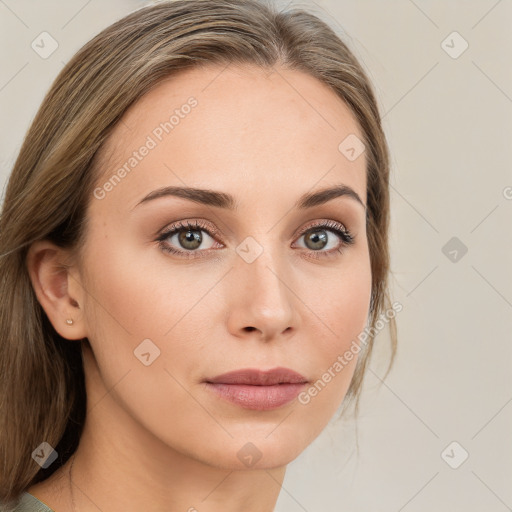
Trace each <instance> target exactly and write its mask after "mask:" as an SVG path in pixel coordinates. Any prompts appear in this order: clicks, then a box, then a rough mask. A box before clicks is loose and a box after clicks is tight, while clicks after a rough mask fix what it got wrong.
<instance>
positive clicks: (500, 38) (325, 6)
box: [0, 0, 512, 512]
mask: <svg viewBox="0 0 512 512" xmlns="http://www.w3.org/2000/svg"><path fill="white" fill-rule="evenodd" d="M287 3H288V2H280V5H286V4H287ZM294 3H295V4H296V5H297V6H303V7H306V8H307V9H309V10H311V11H313V12H315V13H317V14H318V15H319V16H321V17H322V18H323V19H325V20H326V21H327V22H328V23H330V24H331V25H332V26H334V27H335V28H336V30H337V31H338V32H339V33H340V35H341V36H342V37H343V38H344V40H345V41H346V42H347V43H348V44H349V45H350V47H351V48H352V49H353V50H354V52H355V53H356V55H357V56H358V57H359V58H360V59H361V61H362V62H363V64H364V66H365V67H366V69H367V70H368V72H369V73H370V76H371V77H372V79H373V81H374V84H375V87H376V90H377V93H378V96H379V101H380V104H381V109H382V112H383V115H384V125H385V129H386V133H387V135H388V138H389V144H390V148H391V153H392V179H391V190H392V191H391V197H392V232H391V245H392V247H391V249H392V267H393V279H392V286H393V293H394V297H395V299H396V300H399V301H400V302H401V303H402V304H403V306H404V308H403V311H402V312H401V313H399V315H398V317H397V320H398V328H399V351H398V355H397V360H396V364H395V367H394V370H393V371H392V373H391V374H390V375H389V377H388V379H386V381H385V383H384V384H381V383H380V378H379V377H380V376H382V375H383V373H384V370H385V364H386V347H387V338H386V335H381V336H380V337H379V338H378V339H379V343H380V345H382V348H381V349H380V350H379V351H378V352H377V356H378V357H377V358H376V359H375V360H374V361H373V363H372V366H371V371H370V373H369V375H368V380H367V382H366V386H365V393H364V398H363V402H362V411H361V416H360V419H359V422H358V429H359V448H360V449H359V453H356V452H355V451H354V447H355V425H354V423H353V422H351V421H348V420H345V421H339V422H333V424H332V425H331V426H329V427H328V428H327V429H326V430H325V432H324V433H323V434H322V435H321V436H320V437H319V438H318V439H317V440H316V441H315V442H314V443H313V444H312V445H311V446H310V447H309V448H308V449H307V450H306V451H305V452H304V453H303V455H301V456H300V457H299V458H298V459H297V460H296V461H294V462H293V463H292V464H290V466H289V469H288V472H287V475H286V478H285V482H284V488H285V490H283V492H282V495H281V497H280V499H279V502H278V505H277V508H276V512H295V511H305V510H306V511H310V512H313V511H314V512H318V511H320V510H322V511H326V512H331V511H332V512H345V511H350V512H372V511H375V512H387V511H390V512H399V511H400V512H401V511H405V512H423V511H425V512H427V511H428V512H430V511H432V510H435V511H437V512H443V511H447V512H448V511H450V512H453V511H459V510H460V511H462V510H464V511H466V512H470V511H475V512H476V511H483V510H485V511H486V512H501V511H505V510H510V509H511V508H512V486H511V485H510V482H512V435H511V434H512V372H511V366H512V335H511V333H512V270H511V262H512V223H511V219H512V164H511V162H512V144H511V136H512V67H511V65H510V55H511V53H512V36H511V30H510V27H511V26H512V3H511V2H507V1H495V0H478V1H476V0H473V1H469V0H466V1H463V0H457V1H454V0H451V1H448V2H447V1H441V0H438V1H434V0H429V1H420V0H416V1H415V2H413V1H410V0H409V1H407V0H393V1H389V0H388V1H379V0H373V1H370V0H344V1H335V0H319V1H318V2H312V1H303V2H300V3H299V2H294ZM143 4H144V2H135V1H134V0H131V1H128V0H126V1H121V0H110V1H108V2H105V1H103V2H102V1H99V0H91V1H89V2H87V1H86V0H69V1H66V2H58V1H56V0H48V1H44V2H42V1H41V2H32V1H28V0H16V1H14V0H2V1H0V37H1V43H2V44H1V45H0V63H1V66H0V113H1V117H0V169H1V171H0V172H1V181H2V186H3V185H4V183H5V181H6V179H7V176H8V174H9V172H10V169H11V167H12V164H13V162H14V159H15V157H16V155H17V152H18V150H19V147H20V144H21V140H22V138H23V136H24V133H25V131H26V129H27V128H28V125H29V123H30V121H31V119H32V118H33V116H34V114H35V112H36V109H37V108H38V106H39V103H40V101H41V100H42V98H43V95H44V93H45V92H46V90H47V89H48V87H49V85H50V83H51V82H52V80H53V79H54V77H55V76H56V74H57V73H58V72H59V71H60V69H61V67H62V65H63V63H64V62H66V61H67V60H68V59H69V58H70V57H71V56H72V55H73V53H74V52H75V51H76V50H78V48H79V47H80V46H82V45H83V44H84V43H85V42H86V41H87V40H88V39H90V38H91V37H92V36H93V35H94V34H96V33H97V32H98V31H99V30H101V29H102V28H103V27H105V26H106V25H108V24H110V23H111V22H112V21H114V20H115V19H118V18H120V17H121V16H123V15H124V14H126V13H128V12H129V11H130V10H132V9H133V8H134V7H136V6H140V5H143ZM43 31H47V32H49V33H50V34H51V35H52V36H53V38H55V40H56V41H57V42H58V45H59V46H58V48H57V50H56V51H55V52H54V53H53V54H52V55H51V56H50V57H49V58H47V59H43V58H41V57H40V56H39V55H38V54H36V53H35V52H34V51H33V50H32V48H31V42H32V41H33V40H34V39H35V38H36V36H38V35H39V34H40V33H41V32H43ZM454 32H457V33H458V35H457V34H453V33H454ZM443 41H444V43H443ZM466 44H467V45H468V47H467V48H466V49H465V51H463V52H462V53H461V51H462V50H464V48H465V46H466ZM459 53H460V55H459ZM454 237H455V239H453V238H454ZM452 239H453V240H452ZM450 240H451V241H450ZM466 250H467V252H465V251H466ZM453 442H455V443H456V444H452V443H453ZM447 447H448V448H447ZM465 452H467V454H468V458H467V459H466V460H465V461H464V462H463V463H462V464H461V461H462V460H463V458H464V454H465ZM459 464H460V466H458V465H459ZM456 466H458V467H457V468H456V469H455V467H456Z"/></svg>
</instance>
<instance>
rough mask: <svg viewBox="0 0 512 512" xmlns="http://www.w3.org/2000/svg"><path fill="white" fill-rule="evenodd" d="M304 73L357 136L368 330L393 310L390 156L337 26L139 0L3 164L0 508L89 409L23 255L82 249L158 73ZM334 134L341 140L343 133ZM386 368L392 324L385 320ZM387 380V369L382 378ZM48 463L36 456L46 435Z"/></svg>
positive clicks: (236, 2)
mask: <svg viewBox="0 0 512 512" xmlns="http://www.w3.org/2000/svg"><path fill="white" fill-rule="evenodd" d="M210 64H213V65H216V64H218V65H219V66H226V65H229V64H251V65H254V66H259V67H261V68H264V69H270V68H271V67H272V66H274V65H279V66H283V67H285V68H288V69H292V70H300V71H302V72H305V73H308V74H309V75H311V76H312V77H315V78H316V79H318V80H319V81H321V82H322V83H324V84H326V85H328V86H329V87H330V88H331V89H332V90H333V91H334V92H335V93H336V94H337V96H338V97H339V98H340V99H341V100H342V101H344V102H345V103H346V105H347V106H348V107H349V109H350V110H351V112H352V113H353V115H354V117H355V119H356V120H357V122H358V123H359V126H360V127H361V132H362V134H363V136H364V140H363V143H364V145H365V148H366V150H365V158H366V162H367V165H366V173H367V174H366V176H367V213H366V227H367V237H368V245H369V254H370V260H371V273H372V288H371V301H370V310H369V315H368V325H369V326H373V327H374V326H375V324H376V322H377V320H378V318H379V315H382V313H383V312H384V311H385V310H386V309H387V308H389V307H390V302H391V301H390V294H389V289H388V275H389V272H390V269H389V263H390V258H389V249H388V228H389V220H390V219H389V217H390V204H389V188H388V187H389V185H388V182H389V156H388V147H387V142H386V138H385V135H384V132H383V129H382V126H381V117H380V114H379V108H378V105H377V101H376V97H375V93H374V90H373V88H372V84H371V83H370V81H369V79H368V76H367V74H366V73H365V71H364V70H363V68H362V66H361V64H360V63H359V62H358V61H357V59H356V57H355V56H354V54H353V53H352V52H351V51H350V50H349V48H348V46H347V45H346V44H345V43H344V42H343V41H342V39H341V38H340V36H339V35H337V34H336V32H335V31H334V30H333V29H332V28H331V27H330V26H329V25H328V24H327V23H326V22H324V21H322V20H321V19H320V17H318V16H316V15H314V14H312V13H309V12H307V11H306V10H304V9H302V8H301V9H298V8H292V9H288V10H282V11H281V10H279V9H278V8H277V7H276V6H275V5H273V4H272V3H271V0H176V1H167V0H165V1H161V2H156V3H154V4H152V5H148V6H145V7H142V8H140V9H138V10H136V11H134V12H132V13H130V14H128V15H127V16H125V17H124V18H122V19H120V20H118V21H116V22H115V23H113V24H112V25H110V26H108V27H107V28H105V29H104V30H103V31H102V32H100V33H99V34H98V35H96V36H95V37H94V38H93V39H91V40H90V41H89V42H87V43H86V44H85V45H84V46H83V47H82V48H81V49H80V50H79V51H78V52H77V53H76V54H75V55H74V56H73V57H72V59H71V60H70V61H69V62H68V63H67V64H66V65H65V67H64V68H63V69H62V70H61V72H60V73H59V74H58V76H57V77H56V79H55V80H54V82H53V84H52V85H51V87H50V89H49V91H48V92H47V94H46V96H45V98H44V100H43V102H42V104H41V106H40V108H39V110H38V112H37V114H36V116H35V118H34V120H33V122H32V124H31V126H30V128H29V130H28V132H27V134H26V136H25V139H24V141H23V144H22V146H21V149H20V151H19V154H18V156H17V159H16V161H15V163H14V166H13V169H12V171H11V173H10V176H9V180H8V183H7V187H6V189H5V196H4V202H3V205H2V210H1V217H0V503H8V502H12V501H13V500H16V499H18V498H19V496H20V495H21V493H22V492H23V491H25V490H26V489H27V488H28V487H30V486H31V485H33V484H35V483H37V482H38V481H41V480H44V479H45V478H47V477H48V476H50V474H52V473H53V472H54V471H55V470H56V469H57V468H58V467H60V466H61V465H62V464H64V463H65V462H66V461H67V460H68V459H69V457H70V456H71V455H72V454H73V452H74V451H75V450H76V447H77V446H78V442H79V440H80V436H81V433H82V428H83V424H84V421H85V415H86V391H85V384H84V370H83V365H82V354H81V347H82V343H83V342H86V341H87V340H86V339H84V340H67V339H65V338H63V337H61V336H60V335H59V334H58V333H57V331H56V330H55V329H54V327H53V325H52V324H51V322H50V321H49V319H48V317H47V316H46V314H45V311H44V310H43V308H42V307H41V305H40V303H39V302H38V300H37V297H36V294H35V292H34V289H33V287H32V283H31V280H30V278H29V273H28V270H27V261H26V256H27V252H28V249H29V247H30V245H31V244H32V243H33V242H35V241H37V240H49V241H51V242H53V243H55V244H57V245H58V246H59V247H63V248H67V249H69V250H70V251H72V252H71V253H72V254H76V255H77V257H79V256H80V248H81V247H82V244H83V242H84V240H85V236H86V234H87V207H88V204H89V201H90V200H91V198H92V194H93V189H94V186H95V183H96V181H97V179H98V178H99V177H100V176H101V174H99V173H100V171H101V158H99V156H100V152H99V150H100V149H101V148H102V146H103V145H104V143H105V141H106V140H107V138H108V137H109V134H110V133H111V131H112V129H113V127H114V126H115V125H116V124H117V123H118V121H119V120H120V119H121V117H122V116H123V114H124V113H125V112H126V110H127V109H128V108H129V107H130V106H131V105H132V104H133V103H134V102H136V101H137V100H139V99H140V98H141V97H142V96H143V95H144V94H146V93H147V92H149V91H150V90H151V89H153V88H154V87H155V86H157V85H158V84H159V83H160V82H161V81H162V80H164V79H169V78H170V77H172V75H174V74H176V73H179V72H180V71H182V70H186V69H189V68H192V67H194V66H202V65H210ZM340 142H341V141H340ZM389 327H390V332H391V348H392V350H391V358H390V364H389V367H388V372H389V369H390V368H391V366H392V363H393V360H394V358H395V352H396V344H397V341H396V324H395V321H394V318H391V319H390V321H389ZM371 332H372V333H371V335H370V336H369V339H368V341H367V342H366V343H365V344H364V347H361V348H362V350H361V351H360V353H359V358H358V361H357V365H356V368H355V371H354V375H353V378H352V380H351V383H350V387H349V389H348V391H347V394H346V396H345V399H344V402H343V405H344V406H345V405H346V404H349V403H350V404H352V403H353V402H354V401H355V405H356V408H355V410H356V414H357V411H358V405H359V396H360V391H361V386H362V383H363V377H364V375H365V373H366V370H367V367H368V362H369V359H370V356H371V353H372V350H373V347H374V339H375V332H376V331H375V330H374V331H371ZM386 375H387V374H386ZM43 441H45V442H47V443H49V444H50V445H51V446H52V447H54V448H55V449H56V451H57V453H58V459H57V461H55V462H54V463H53V464H51V465H50V466H49V467H48V468H46V469H45V468H41V467H40V466H39V465H38V464H37V463H36V462H35V460H34V459H33V458H32V453H33V452H34V450H35V449H36V448H37V447H38V446H39V445H40V444H41V443H42V442H43Z"/></svg>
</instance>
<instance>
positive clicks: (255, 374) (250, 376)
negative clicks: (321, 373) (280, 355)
mask: <svg viewBox="0 0 512 512" xmlns="http://www.w3.org/2000/svg"><path fill="white" fill-rule="evenodd" d="M206 382H209V383H213V384H249V385H253V386H272V385H275V384H282V383H286V384H301V383H305V382H308V380H307V379H306V378H305V377H304V376H303V375H301V374H300V373H297V372H295V371H293V370H290V369H289V368H283V367H279V368H273V369H271V370H258V369H253V368H244V369H241V370H234V371H232V372H228V373H223V374H222V375H217V377H213V378H211V379H207V380H206Z"/></svg>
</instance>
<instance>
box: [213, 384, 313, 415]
mask: <svg viewBox="0 0 512 512" xmlns="http://www.w3.org/2000/svg"><path fill="white" fill-rule="evenodd" d="M206 386H207V387H208V388H210V389H211V390H213V391H214V392H215V393H217V394H218V395H220V396H221V397H222V398H225V399H226V400H228V401H230V402H232V403H234V404H237V405H239V406H241V407H243V408H244V409H253V410H257V411H266V410H269V409H277V408H278V407H282V406H283V405H286V404H288V403H290V402H291V401H293V400H294V399H295V398H296V397H297V395H298V394H299V393H300V392H301V391H302V389H304V387H305V386H306V383H302V384H275V385H273V386H251V385H248V384H214V383H211V382H207V383H206Z"/></svg>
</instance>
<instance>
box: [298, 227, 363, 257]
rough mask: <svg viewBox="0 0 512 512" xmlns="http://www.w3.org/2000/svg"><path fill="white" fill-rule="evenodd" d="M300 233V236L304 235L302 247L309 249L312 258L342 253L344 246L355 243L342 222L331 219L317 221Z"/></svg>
mask: <svg viewBox="0 0 512 512" xmlns="http://www.w3.org/2000/svg"><path fill="white" fill-rule="evenodd" d="M300 235H301V236H300V238H302V237H304V246H303V247H305V248H306V249H311V251H310V252H312V253H313V254H311V256H313V257H314V258H319V257H322V256H333V255H335V254H333V253H343V251H344V249H345V247H347V246H350V245H353V244H354V243H355V236H354V235H352V234H351V233H350V231H349V230H348V229H347V228H346V227H345V226H344V225H343V224H340V223H339V222H336V221H332V220H327V221H317V222H315V223H314V224H313V225H309V226H307V227H306V228H305V229H303V230H302V231H301V232H300ZM340 240H341V242H340ZM326 247H327V250H324V249H325V248H326Z"/></svg>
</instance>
